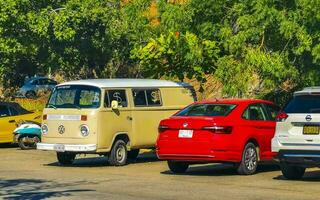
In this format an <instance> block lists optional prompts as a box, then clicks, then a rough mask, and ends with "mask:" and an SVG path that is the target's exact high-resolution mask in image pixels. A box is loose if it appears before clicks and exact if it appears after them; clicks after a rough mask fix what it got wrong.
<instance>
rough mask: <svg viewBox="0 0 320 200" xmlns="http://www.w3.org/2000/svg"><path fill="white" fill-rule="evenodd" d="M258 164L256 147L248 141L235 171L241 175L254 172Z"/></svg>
mask: <svg viewBox="0 0 320 200" xmlns="http://www.w3.org/2000/svg"><path fill="white" fill-rule="evenodd" d="M257 166H258V152H257V147H256V146H255V145H254V144H253V143H251V142H249V143H248V144H247V145H246V146H245V148H244V151H243V154H242V160H241V162H240V164H239V165H238V168H237V171H238V173H239V174H241V175H251V174H254V173H255V172H256V170H257Z"/></svg>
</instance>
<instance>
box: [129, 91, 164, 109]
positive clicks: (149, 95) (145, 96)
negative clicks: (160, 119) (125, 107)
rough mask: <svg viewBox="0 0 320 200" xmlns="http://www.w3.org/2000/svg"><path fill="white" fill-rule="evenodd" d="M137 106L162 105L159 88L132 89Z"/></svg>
mask: <svg viewBox="0 0 320 200" xmlns="http://www.w3.org/2000/svg"><path fill="white" fill-rule="evenodd" d="M132 94H133V100H134V105H135V106H161V105H162V102H161V95H160V90H159V89H146V90H138V89H136V90H132Z"/></svg>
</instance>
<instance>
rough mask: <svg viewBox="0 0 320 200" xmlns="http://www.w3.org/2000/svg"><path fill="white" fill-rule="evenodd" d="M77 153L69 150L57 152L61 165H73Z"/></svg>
mask: <svg viewBox="0 0 320 200" xmlns="http://www.w3.org/2000/svg"><path fill="white" fill-rule="evenodd" d="M75 158H76V154H74V153H67V152H57V159H58V161H59V163H60V165H72V164H73V162H74V159H75Z"/></svg>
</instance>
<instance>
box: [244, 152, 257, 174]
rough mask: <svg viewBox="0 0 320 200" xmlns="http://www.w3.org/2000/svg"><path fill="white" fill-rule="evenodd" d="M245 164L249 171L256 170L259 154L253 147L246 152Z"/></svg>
mask: <svg viewBox="0 0 320 200" xmlns="http://www.w3.org/2000/svg"><path fill="white" fill-rule="evenodd" d="M244 162H245V164H246V167H247V169H248V170H250V171H251V170H254V169H255V168H256V165H257V154H256V151H255V149H254V148H253V147H249V148H248V149H246V152H245V161H244Z"/></svg>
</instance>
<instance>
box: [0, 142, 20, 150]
mask: <svg viewBox="0 0 320 200" xmlns="http://www.w3.org/2000/svg"><path fill="white" fill-rule="evenodd" d="M17 147H19V146H18V144H11V143H3V144H0V149H8V148H17Z"/></svg>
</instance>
